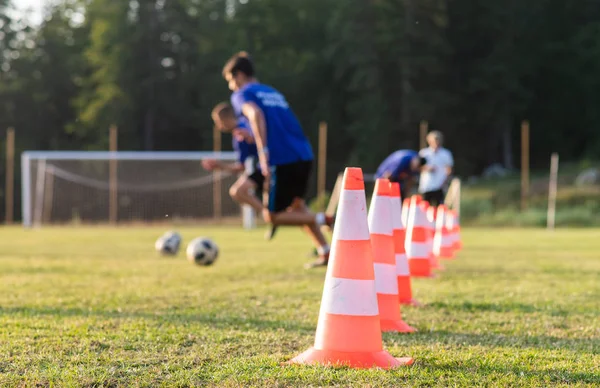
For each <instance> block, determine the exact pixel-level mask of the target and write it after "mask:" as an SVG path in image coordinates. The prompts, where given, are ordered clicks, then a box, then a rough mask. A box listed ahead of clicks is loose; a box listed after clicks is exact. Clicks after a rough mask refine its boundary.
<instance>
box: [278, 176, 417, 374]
mask: <svg viewBox="0 0 600 388" xmlns="http://www.w3.org/2000/svg"><path fill="white" fill-rule="evenodd" d="M366 202H367V201H366V197H365V185H364V181H363V174H362V170H361V169H360V168H346V171H344V177H343V189H342V193H341V197H340V202H339V206H338V210H337V217H336V223H335V226H334V228H333V237H332V247H331V254H330V258H329V265H328V266H327V274H326V275H325V285H324V288H323V298H322V300H321V310H320V313H319V322H318V324H317V332H316V335H315V344H314V346H313V347H312V348H310V349H308V350H307V351H305V352H304V353H302V354H300V355H299V356H297V357H295V358H294V359H292V360H291V361H289V363H291V364H321V365H330V366H350V367H353V368H372V367H380V368H386V369H387V368H394V367H398V366H401V365H411V364H412V363H413V359H412V358H410V357H406V358H394V357H392V356H391V355H390V354H389V353H388V352H386V351H384V350H383V343H382V340H381V324H380V319H379V309H378V306H377V293H376V290H375V270H374V266H373V252H372V249H371V240H370V238H371V236H370V234H369V224H368V219H367V203H366Z"/></svg>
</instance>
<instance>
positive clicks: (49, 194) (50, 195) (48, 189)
mask: <svg viewBox="0 0 600 388" xmlns="http://www.w3.org/2000/svg"><path fill="white" fill-rule="evenodd" d="M45 182H46V184H45V185H44V206H43V208H42V223H44V224H49V223H50V221H51V218H52V203H53V201H54V166H52V165H50V166H47V167H46V178H45Z"/></svg>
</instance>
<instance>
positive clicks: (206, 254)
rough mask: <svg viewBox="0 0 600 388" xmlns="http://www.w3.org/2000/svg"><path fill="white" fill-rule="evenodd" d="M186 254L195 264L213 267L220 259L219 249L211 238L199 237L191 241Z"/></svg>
mask: <svg viewBox="0 0 600 388" xmlns="http://www.w3.org/2000/svg"><path fill="white" fill-rule="evenodd" d="M186 254H187V258H188V260H189V261H190V262H192V263H194V264H197V265H211V264H212V263H214V262H215V260H217V257H219V247H218V246H217V244H215V243H214V241H212V240H211V239H209V238H206V237H198V238H195V239H193V240H192V241H190V243H189V244H188V246H187V250H186Z"/></svg>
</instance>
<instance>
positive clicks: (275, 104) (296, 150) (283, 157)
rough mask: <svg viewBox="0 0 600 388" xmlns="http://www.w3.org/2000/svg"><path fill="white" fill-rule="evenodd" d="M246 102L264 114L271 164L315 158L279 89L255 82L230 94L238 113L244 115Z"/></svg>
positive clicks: (240, 115)
mask: <svg viewBox="0 0 600 388" xmlns="http://www.w3.org/2000/svg"><path fill="white" fill-rule="evenodd" d="M248 102H253V103H254V104H256V105H257V106H258V107H259V108H260V109H261V110H262V112H263V115H264V117H265V123H266V127H267V147H268V148H269V164H270V165H272V166H278V165H283V164H289V163H295V162H302V161H312V160H313V159H314V156H313V151H312V147H311V145H310V142H309V141H308V139H307V138H306V136H305V135H304V132H303V130H302V127H301V126H300V123H299V122H298V119H297V118H296V115H295V114H294V112H292V110H291V109H290V107H289V105H288V103H287V101H286V99H285V97H284V96H283V95H282V94H281V93H279V92H278V91H277V90H275V89H273V88H272V87H270V86H267V85H263V84H259V83H256V82H254V83H250V84H247V85H245V86H244V87H243V88H241V89H240V90H238V91H236V92H234V93H233V94H232V95H231V105H232V106H233V109H234V110H235V113H236V114H237V115H238V117H242V116H243V114H242V106H243V105H244V104H245V103H248Z"/></svg>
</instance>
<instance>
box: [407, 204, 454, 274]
mask: <svg viewBox="0 0 600 388" xmlns="http://www.w3.org/2000/svg"><path fill="white" fill-rule="evenodd" d="M405 209H406V210H405ZM402 219H403V220H406V224H407V228H406V238H405V241H404V243H405V249H406V255H407V258H408V262H409V271H410V275H411V276H413V277H434V274H433V272H432V271H433V270H434V269H438V270H443V269H444V267H443V266H442V265H441V263H440V262H439V260H438V259H452V258H454V254H455V252H456V251H458V250H460V249H461V248H462V243H461V242H460V227H459V225H458V216H457V213H456V212H455V211H454V210H449V209H447V208H446V206H444V205H440V206H438V207H437V208H435V207H433V206H430V205H429V203H428V202H426V201H424V200H423V199H422V198H421V196H418V195H414V196H412V197H411V198H407V199H405V200H404V206H403V211H402Z"/></svg>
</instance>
